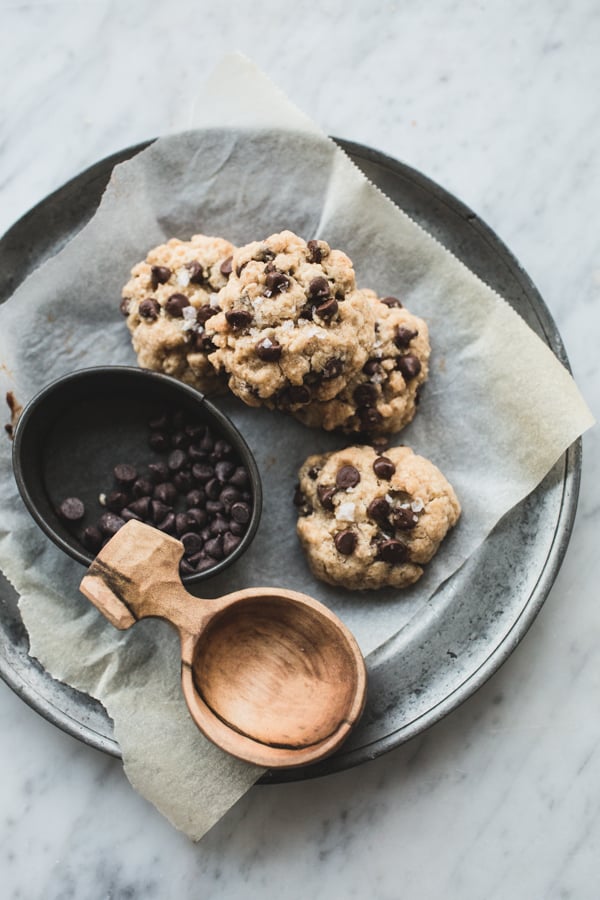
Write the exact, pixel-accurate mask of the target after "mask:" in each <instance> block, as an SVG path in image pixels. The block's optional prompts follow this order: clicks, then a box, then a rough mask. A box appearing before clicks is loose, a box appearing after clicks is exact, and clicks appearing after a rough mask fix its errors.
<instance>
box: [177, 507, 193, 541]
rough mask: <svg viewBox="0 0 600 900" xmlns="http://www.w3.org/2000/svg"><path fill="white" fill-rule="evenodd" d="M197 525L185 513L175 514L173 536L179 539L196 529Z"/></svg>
mask: <svg viewBox="0 0 600 900" xmlns="http://www.w3.org/2000/svg"><path fill="white" fill-rule="evenodd" d="M196 525H197V523H196V522H194V520H193V519H190V517H189V516H188V514H187V513H177V514H176V516H175V534H176V535H177V536H178V537H180V536H181V535H182V534H187V533H188V532H189V531H190V530H192V531H193V530H194V529H195V528H196Z"/></svg>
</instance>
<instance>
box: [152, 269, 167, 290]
mask: <svg viewBox="0 0 600 900" xmlns="http://www.w3.org/2000/svg"><path fill="white" fill-rule="evenodd" d="M170 277H171V270H170V269H169V268H167V266H152V270H151V280H152V287H153V288H154V290H156V288H157V287H158V285H159V284H166V283H167V281H168V280H169V278H170Z"/></svg>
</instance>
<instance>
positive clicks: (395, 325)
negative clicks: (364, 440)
mask: <svg viewBox="0 0 600 900" xmlns="http://www.w3.org/2000/svg"><path fill="white" fill-rule="evenodd" d="M356 294H358V295H360V296H361V297H362V299H363V302H364V303H365V304H370V305H371V307H372V309H373V311H374V315H375V322H374V333H373V339H372V345H371V349H370V353H369V358H368V359H367V361H366V362H365V364H364V366H363V368H362V370H361V372H359V373H358V374H357V375H355V376H354V378H352V379H351V380H350V381H349V382H348V384H347V385H346V386H345V387H344V388H343V389H342V390H341V391H340V393H339V394H337V396H335V397H333V398H332V399H330V400H325V401H321V402H318V401H314V402H312V403H310V404H308V405H307V406H303V407H300V408H298V409H296V410H295V411H294V415H295V417H296V418H297V419H299V420H300V421H301V422H303V423H304V424H305V425H309V426H312V427H317V428H324V429H325V430H326V431H332V430H334V429H338V430H340V431H343V432H345V433H351V432H368V433H370V434H394V433H396V432H398V431H400V430H401V429H402V428H404V426H405V425H408V423H409V422H410V421H411V420H412V419H413V417H414V415H415V412H416V408H417V403H418V397H419V388H420V387H421V385H422V384H423V383H424V382H425V381H426V379H427V375H428V362H429V354H430V347H429V336H428V330H427V325H426V324H425V322H424V321H423V320H422V319H420V318H418V317H417V316H414V315H412V314H411V313H410V312H409V311H408V310H407V309H404V307H403V306H402V304H401V302H400V301H399V300H398V299H397V298H395V297H385V298H384V299H383V300H380V299H379V298H378V297H377V294H375V292H374V291H370V290H361V291H356ZM351 297H352V295H350V297H349V298H348V299H351Z"/></svg>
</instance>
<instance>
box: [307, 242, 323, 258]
mask: <svg viewBox="0 0 600 900" xmlns="http://www.w3.org/2000/svg"><path fill="white" fill-rule="evenodd" d="M306 246H307V248H308V255H307V257H306V259H307V261H308V262H311V263H320V262H321V260H322V259H323V254H322V253H321V248H320V247H319V242H318V241H309V242H308V244H307V245H306Z"/></svg>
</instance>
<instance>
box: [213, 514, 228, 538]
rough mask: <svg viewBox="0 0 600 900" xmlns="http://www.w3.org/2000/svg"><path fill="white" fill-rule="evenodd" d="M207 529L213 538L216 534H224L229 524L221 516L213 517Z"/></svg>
mask: <svg viewBox="0 0 600 900" xmlns="http://www.w3.org/2000/svg"><path fill="white" fill-rule="evenodd" d="M208 529H209V531H210V533H211V535H213V536H214V535H216V534H225V532H226V531H229V529H230V523H229V522H228V521H227V519H224V518H223V516H215V518H214V519H213V520H212V522H210V523H209V526H208Z"/></svg>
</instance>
